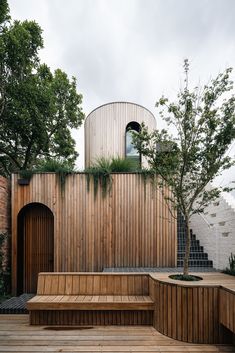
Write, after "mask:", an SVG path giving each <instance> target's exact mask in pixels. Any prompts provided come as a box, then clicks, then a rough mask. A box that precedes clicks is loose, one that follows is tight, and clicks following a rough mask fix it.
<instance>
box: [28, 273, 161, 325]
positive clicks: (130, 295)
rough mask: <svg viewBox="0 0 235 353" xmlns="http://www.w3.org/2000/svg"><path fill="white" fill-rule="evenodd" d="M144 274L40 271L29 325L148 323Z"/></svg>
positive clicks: (30, 304) (150, 310) (150, 301)
mask: <svg viewBox="0 0 235 353" xmlns="http://www.w3.org/2000/svg"><path fill="white" fill-rule="evenodd" d="M149 280H150V279H149V276H148V275H146V274H113V273H112V274H109V273H105V274H104V273H76V272H74V273H40V274H39V277H38V287H37V295H36V296H35V297H34V298H32V299H31V300H29V301H28V303H27V309H28V310H29V314H30V324H32V325H37V324H38V325H116V324H119V325H151V324H152V323H153V311H154V301H153V299H152V298H151V297H150V295H149Z"/></svg>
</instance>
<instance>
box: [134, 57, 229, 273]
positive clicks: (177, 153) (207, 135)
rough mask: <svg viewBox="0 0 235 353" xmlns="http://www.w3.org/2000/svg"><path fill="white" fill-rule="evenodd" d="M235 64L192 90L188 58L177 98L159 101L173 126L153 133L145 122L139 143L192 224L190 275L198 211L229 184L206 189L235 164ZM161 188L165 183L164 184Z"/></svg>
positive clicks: (136, 140) (136, 139)
mask: <svg viewBox="0 0 235 353" xmlns="http://www.w3.org/2000/svg"><path fill="white" fill-rule="evenodd" d="M231 71H232V70H231V68H228V69H226V70H225V72H224V73H221V74H219V75H218V76H217V77H216V78H215V79H214V80H211V81H210V83H209V84H208V85H205V86H204V87H203V88H198V87H196V88H194V89H192V90H190V89H189V85H188V72H189V63H188V60H185V62H184V72H185V84H184V88H183V89H182V90H180V92H179V94H178V96H177V101H176V102H173V103H170V102H169V101H168V99H167V98H165V97H162V98H161V99H159V101H158V102H157V103H156V106H157V107H161V108H162V109H161V111H160V114H161V116H162V117H163V119H164V120H165V121H166V122H167V124H168V126H169V130H170V127H173V129H172V133H173V131H174V136H175V137H172V136H170V135H169V132H168V131H169V130H168V131H166V130H161V131H157V130H155V131H153V132H150V133H149V132H148V129H147V128H146V127H145V125H144V124H142V129H141V132H140V133H139V134H134V135H133V143H134V145H135V146H136V147H137V149H138V150H139V152H141V154H142V155H143V156H145V157H146V158H147V160H148V162H149V164H150V166H151V167H152V168H153V169H154V170H155V172H156V173H157V174H158V175H160V176H161V180H162V184H163V183H166V184H167V185H169V187H170V189H171V191H172V197H168V198H166V200H167V202H168V203H169V205H170V206H171V207H172V206H173V205H174V207H177V209H179V211H180V212H181V213H182V214H183V216H184V218H185V222H186V228H187V231H186V249H185V258H184V275H188V271H189V266H188V264H189V255H190V228H189V221H190V218H191V216H192V215H193V214H196V213H200V212H203V210H204V208H205V207H206V206H207V205H208V204H209V202H211V201H212V200H214V199H216V198H217V197H218V196H219V194H220V192H221V191H228V189H227V188H211V189H209V188H208V187H207V188H206V186H207V184H208V183H209V182H211V181H212V180H213V179H214V178H215V177H216V176H217V175H219V174H220V173H221V172H222V171H223V170H225V169H228V168H230V167H231V165H233V164H234V161H233V160H232V158H230V157H229V156H228V155H226V151H227V150H228V148H229V146H230V145H231V143H232V141H233V140H234V138H235V97H234V95H233V94H231V91H232V89H233V82H232V81H231V80H230V74H231ZM160 186H161V185H160Z"/></svg>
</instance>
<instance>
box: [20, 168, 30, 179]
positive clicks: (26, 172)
mask: <svg viewBox="0 0 235 353" xmlns="http://www.w3.org/2000/svg"><path fill="white" fill-rule="evenodd" d="M19 174H20V177H21V178H22V179H27V180H30V179H31V178H32V175H33V171H32V170H20V172H19Z"/></svg>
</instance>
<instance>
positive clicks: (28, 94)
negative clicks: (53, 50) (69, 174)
mask: <svg viewBox="0 0 235 353" xmlns="http://www.w3.org/2000/svg"><path fill="white" fill-rule="evenodd" d="M42 47H43V39H42V30H41V28H40V27H39V25H38V24H37V23H35V22H34V21H23V22H19V21H11V19H10V15H9V7H8V3H7V0H0V174H2V175H5V176H8V175H9V174H10V173H11V172H13V171H16V170H22V169H23V170H24V169H28V168H32V167H33V166H35V165H36V164H37V161H39V160H41V159H44V158H47V159H48V158H60V159H61V160H66V161H68V162H69V163H71V165H73V164H74V162H75V160H76V157H77V152H76V151H75V141H74V139H73V138H72V136H71V130H70V129H71V128H78V127H79V126H80V125H81V123H82V121H83V119H84V114H83V112H82V109H81V102H82V95H81V94H78V93H77V90H76V80H75V78H74V77H73V78H72V80H70V79H69V78H68V76H67V75H66V73H64V72H63V71H61V70H60V69H57V70H55V72H54V73H52V72H51V71H50V69H49V67H48V66H47V65H46V64H41V63H40V60H39V55H38V52H39V50H40V49H41V48H42Z"/></svg>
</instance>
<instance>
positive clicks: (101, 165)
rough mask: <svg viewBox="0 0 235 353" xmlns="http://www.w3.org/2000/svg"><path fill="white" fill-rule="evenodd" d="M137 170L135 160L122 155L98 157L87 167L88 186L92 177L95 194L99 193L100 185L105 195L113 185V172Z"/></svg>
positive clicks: (88, 186)
mask: <svg viewBox="0 0 235 353" xmlns="http://www.w3.org/2000/svg"><path fill="white" fill-rule="evenodd" d="M134 171H136V167H135V165H134V164H133V161H132V160H130V159H124V158H121V157H111V158H105V157H100V158H97V159H96V161H95V162H94V163H93V164H92V165H91V166H90V167H88V168H86V169H85V171H84V172H85V173H86V174H87V188H88V190H89V189H90V178H92V179H93V183H94V195H95V196H96V195H97V191H98V186H99V185H100V186H101V188H102V194H103V196H105V195H106V194H107V192H108V191H109V190H110V189H111V187H112V176H111V173H124V172H125V173H128V172H134Z"/></svg>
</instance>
